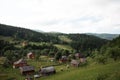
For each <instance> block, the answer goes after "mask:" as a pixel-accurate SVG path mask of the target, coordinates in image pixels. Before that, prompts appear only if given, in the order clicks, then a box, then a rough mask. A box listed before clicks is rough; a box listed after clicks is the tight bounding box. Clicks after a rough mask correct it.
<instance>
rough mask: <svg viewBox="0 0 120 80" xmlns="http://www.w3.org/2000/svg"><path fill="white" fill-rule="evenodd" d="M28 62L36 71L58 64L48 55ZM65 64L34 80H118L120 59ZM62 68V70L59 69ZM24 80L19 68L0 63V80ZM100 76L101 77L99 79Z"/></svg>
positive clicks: (119, 79) (119, 77)
mask: <svg viewBox="0 0 120 80" xmlns="http://www.w3.org/2000/svg"><path fill="white" fill-rule="evenodd" d="M27 62H28V64H30V65H33V66H34V67H35V68H36V71H38V70H39V68H40V67H41V66H49V65H55V64H58V63H56V62H50V61H49V59H48V57H44V60H43V59H42V60H40V61H35V60H27ZM66 65H67V64H62V65H59V64H58V65H57V66H55V68H56V71H57V73H56V74H54V75H50V76H44V77H41V78H38V79H34V80H120V61H116V62H114V61H111V62H108V63H107V64H105V65H103V64H95V63H89V64H88V65H87V66H84V67H79V68H74V67H70V68H69V69H67V68H66ZM61 68H63V71H61V70H60V69H61ZM14 78H15V79H17V80H24V79H25V76H22V75H21V74H20V72H19V69H13V68H12V67H11V68H3V67H2V66H1V65H0V80H13V79H14ZM101 78H102V79H101Z"/></svg>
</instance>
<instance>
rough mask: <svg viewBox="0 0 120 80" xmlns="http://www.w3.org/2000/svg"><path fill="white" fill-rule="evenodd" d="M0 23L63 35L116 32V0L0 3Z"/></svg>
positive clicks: (119, 4)
mask: <svg viewBox="0 0 120 80" xmlns="http://www.w3.org/2000/svg"><path fill="white" fill-rule="evenodd" d="M0 23H5V24H10V25H15V26H21V27H25V28H30V29H40V30H43V31H58V32H64V33H85V32H93V33H95V32H97V33H106V32H108V33H120V28H119V27H120V25H117V24H120V0H84V1H83V0H0ZM116 25H117V26H116Z"/></svg>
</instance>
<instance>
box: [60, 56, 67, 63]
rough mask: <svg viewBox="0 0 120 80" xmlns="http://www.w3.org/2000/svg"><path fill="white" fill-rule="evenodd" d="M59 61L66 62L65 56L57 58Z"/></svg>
mask: <svg viewBox="0 0 120 80" xmlns="http://www.w3.org/2000/svg"><path fill="white" fill-rule="evenodd" d="M59 62H60V63H65V62H67V56H62V57H61V59H60V60H59Z"/></svg>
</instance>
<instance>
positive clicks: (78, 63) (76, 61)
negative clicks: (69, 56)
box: [71, 60, 80, 67]
mask: <svg viewBox="0 0 120 80" xmlns="http://www.w3.org/2000/svg"><path fill="white" fill-rule="evenodd" d="M79 65H80V61H78V60H72V61H71V66H73V67H79Z"/></svg>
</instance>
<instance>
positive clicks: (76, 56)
mask: <svg viewBox="0 0 120 80" xmlns="http://www.w3.org/2000/svg"><path fill="white" fill-rule="evenodd" d="M83 57H84V55H83V54H82V53H76V54H75V58H76V59H80V58H83Z"/></svg>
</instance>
